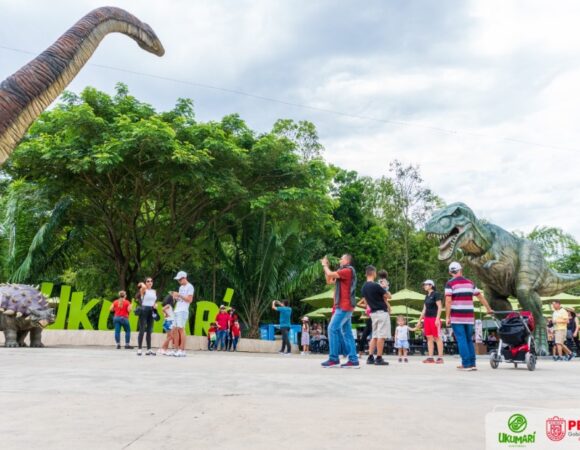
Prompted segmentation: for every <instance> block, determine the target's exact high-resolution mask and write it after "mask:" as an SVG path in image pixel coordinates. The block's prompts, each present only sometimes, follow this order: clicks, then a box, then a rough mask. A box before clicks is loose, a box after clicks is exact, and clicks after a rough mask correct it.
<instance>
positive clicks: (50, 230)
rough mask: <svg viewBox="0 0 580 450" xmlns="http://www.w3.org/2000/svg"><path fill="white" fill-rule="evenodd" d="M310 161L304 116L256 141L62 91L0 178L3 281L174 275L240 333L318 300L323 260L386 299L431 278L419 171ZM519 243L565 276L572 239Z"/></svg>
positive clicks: (108, 280) (108, 289) (428, 196)
mask: <svg viewBox="0 0 580 450" xmlns="http://www.w3.org/2000/svg"><path fill="white" fill-rule="evenodd" d="M323 150H324V148H323V147H322V145H321V144H320V142H319V139H318V133H317V131H316V127H315V126H314V124H312V123H310V122H307V121H299V122H295V121H293V120H289V119H281V120H278V121H277V122H276V123H275V124H274V125H273V127H272V129H271V131H269V132H265V133H258V132H256V131H254V130H252V129H250V128H249V127H248V125H247V124H246V123H245V122H244V120H243V119H242V118H241V117H239V116H238V115H237V114H230V115H228V116H226V117H224V118H222V119H221V120H219V121H210V122H200V121H198V120H196V117H195V113H194V107H193V102H192V101H191V100H188V99H178V100H177V102H176V105H175V107H174V108H173V109H171V110H170V111H165V112H158V111H156V110H155V109H154V108H153V107H152V106H150V105H148V104H146V103H143V102H141V101H139V100H138V99H136V98H135V97H133V96H132V95H131V94H130V93H129V90H128V88H127V87H126V86H124V85H122V84H120V85H118V86H117V89H116V93H115V94H114V95H109V94H107V93H104V92H100V91H98V90H96V89H94V88H91V87H88V88H86V89H84V90H83V91H82V92H81V93H80V94H79V95H76V94H73V93H70V92H67V93H65V94H63V96H62V97H61V100H60V102H59V103H58V104H57V105H56V106H55V107H54V108H53V109H51V110H49V111H46V112H44V113H43V114H42V115H41V116H40V118H39V119H38V120H37V121H36V122H35V123H34V125H33V126H32V128H31V129H30V131H29V133H28V135H27V136H26V138H25V139H24V141H23V142H22V143H21V144H20V145H19V146H18V148H17V149H16V150H15V152H14V153H13V155H12V156H11V157H10V159H9V160H8V161H7V163H6V164H5V165H4V167H3V168H2V177H0V180H1V182H0V202H1V204H2V221H1V223H2V227H1V228H0V245H1V246H2V258H1V261H0V270H1V271H2V278H3V279H5V280H12V281H17V282H30V283H39V282H42V281H51V282H54V283H56V284H57V285H58V284H63V283H66V284H71V285H73V286H74V288H75V289H77V290H81V291H83V292H85V293H86V294H87V296H98V297H103V296H104V297H106V296H112V295H114V293H115V292H117V291H118V290H119V289H124V290H129V291H130V292H131V291H132V289H134V287H135V285H136V283H137V282H138V281H139V280H142V279H143V278H144V277H146V276H152V277H154V278H155V279H156V285H157V288H158V290H159V291H160V292H163V290H164V289H165V288H166V287H169V286H170V283H172V282H173V281H172V276H173V274H174V273H175V271H177V270H186V271H188V272H189V273H191V274H192V277H191V279H192V281H193V282H194V284H195V285H196V292H197V294H198V298H204V299H209V300H214V301H216V299H218V298H221V295H223V292H224V291H225V289H226V288H228V287H232V288H234V290H235V292H236V294H235V296H234V304H237V306H238V307H239V311H240V312H241V314H242V319H243V320H244V322H245V324H246V325H247V327H248V329H250V331H251V332H252V334H253V335H255V334H256V333H257V332H258V325H259V323H260V322H261V321H263V320H268V318H269V315H270V314H271V312H270V310H269V309H268V305H269V304H270V303H271V301H272V300H274V299H276V300H278V299H281V298H288V299H290V300H291V301H293V302H295V301H296V300H298V299H300V298H303V297H306V296H309V295H311V294H313V293H316V292H319V291H320V290H322V289H324V279H323V277H322V272H321V271H320V267H319V265H318V260H319V259H320V258H321V257H322V256H324V255H325V254H327V255H329V256H330V257H331V258H336V257H338V256H340V255H341V254H342V253H345V252H348V253H351V254H353V255H354V261H355V267H356V268H357V270H358V271H362V270H364V267H365V266H366V265H368V264H373V265H375V266H377V267H378V268H384V269H386V270H387V271H388V272H389V275H390V281H391V286H392V289H393V290H398V289H401V288H403V287H409V288H411V289H419V287H420V284H421V282H422V281H423V280H424V279H425V278H432V279H435V280H436V281H437V282H438V283H442V282H443V281H444V280H445V279H446V277H447V274H446V270H445V267H444V265H442V264H441V263H440V262H439V261H438V260H437V244H436V242H435V241H433V240H431V239H428V238H427V237H426V235H425V233H424V232H423V231H422V229H421V228H422V225H423V223H424V221H425V219H426V217H427V216H428V215H429V213H430V212H431V211H432V210H433V209H434V208H436V207H439V206H441V205H442V204H443V202H442V201H441V199H439V198H438V197H437V195H435V194H434V193H433V192H432V191H431V190H430V189H429V188H428V186H426V185H425V183H424V181H423V180H422V178H421V175H420V170H419V168H418V167H417V166H412V165H410V166H405V165H404V164H402V163H401V162H399V161H397V160H394V161H391V164H390V166H387V167H385V175H384V176H383V177H381V178H379V179H372V178H369V177H362V176H360V175H359V174H358V173H356V172H353V171H346V170H343V169H341V168H339V167H334V166H331V165H329V164H327V163H326V162H325V161H324V159H323V158H322V152H323ZM529 238H530V239H533V240H535V241H536V242H538V243H539V244H540V245H541V246H542V247H543V248H544V249H545V252H546V254H547V256H548V258H549V261H550V263H551V264H552V265H553V266H554V267H555V268H557V269H558V270H561V271H578V264H579V263H578V261H579V260H580V258H579V256H578V255H579V254H580V251H579V246H578V244H577V243H576V241H575V240H574V239H573V238H572V237H571V236H569V235H566V234H565V233H564V232H562V231H561V230H558V229H552V228H537V229H536V230H534V232H533V233H532V234H530V236H529ZM361 283H362V279H361ZM294 305H295V306H299V305H297V304H296V303H294ZM302 312H305V311H303V310H302V309H301V308H300V307H299V313H302Z"/></svg>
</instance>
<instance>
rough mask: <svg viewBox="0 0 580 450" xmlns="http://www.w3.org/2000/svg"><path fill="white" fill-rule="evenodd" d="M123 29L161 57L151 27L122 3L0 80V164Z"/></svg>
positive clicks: (72, 30)
mask: <svg viewBox="0 0 580 450" xmlns="http://www.w3.org/2000/svg"><path fill="white" fill-rule="evenodd" d="M115 32H116V33H123V34H126V35H127V36H129V37H131V38H133V39H134V40H135V41H136V42H137V44H139V46H140V47H141V48H143V49H144V50H147V51H148V52H150V53H153V54H155V55H157V56H163V54H164V53H165V50H164V49H163V45H162V44H161V42H160V41H159V39H158V38H157V36H156V35H155V32H154V31H153V29H152V28H151V27H150V26H149V25H147V24H146V23H143V22H141V21H140V20H139V19H137V18H136V17H135V16H133V15H131V14H129V13H128V12H127V11H124V10H122V9H120V8H113V7H103V8H98V9H95V10H93V11H91V12H90V13H88V14H87V15H86V16H85V17H83V18H82V19H81V20H79V21H78V22H77V23H76V24H75V25H73V26H72V27H71V28H70V29H69V30H68V31H67V32H66V33H64V34H63V35H62V36H61V37H60V38H58V39H57V41H56V42H55V43H54V44H52V45H51V46H50V47H49V48H47V49H46V50H45V51H44V52H42V53H41V54H40V55H39V56H37V57H36V58H35V59H33V60H32V61H30V62H29V63H28V64H26V65H25V66H24V67H22V68H21V69H20V70H19V71H18V72H16V73H15V74H14V75H12V76H10V77H8V78H7V79H6V80H4V81H3V82H2V83H1V84H0V164H2V163H3V162H4V161H6V159H8V157H9V156H10V153H11V152H12V150H14V148H15V147H16V145H17V144H18V142H20V140H21V139H22V137H23V136H24V134H25V133H26V131H27V130H28V127H30V125H31V124H32V122H34V120H35V119H36V118H37V117H38V116H39V115H40V113H42V111H44V110H45V109H46V108H47V107H48V106H49V105H50V104H51V103H52V102H53V101H54V100H55V99H56V98H57V97H58V96H59V95H60V94H61V93H62V91H63V90H64V89H65V87H66V86H67V85H68V84H69V83H70V82H71V81H72V80H73V78H74V77H75V76H76V75H77V73H78V72H79V71H80V70H81V68H82V67H83V66H84V64H85V63H86V62H87V61H88V60H89V58H90V57H91V56H92V54H93V52H94V51H95V50H96V48H97V47H98V45H99V43H100V42H101V41H102V40H103V38H104V37H105V36H106V35H107V34H109V33H115Z"/></svg>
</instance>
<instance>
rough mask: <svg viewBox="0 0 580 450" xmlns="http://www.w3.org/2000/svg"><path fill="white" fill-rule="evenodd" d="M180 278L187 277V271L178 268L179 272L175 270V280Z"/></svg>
mask: <svg viewBox="0 0 580 450" xmlns="http://www.w3.org/2000/svg"><path fill="white" fill-rule="evenodd" d="M182 278H187V273H186V272H184V271H183V270H180V271H179V272H177V275H175V278H174V279H175V280H181V279H182Z"/></svg>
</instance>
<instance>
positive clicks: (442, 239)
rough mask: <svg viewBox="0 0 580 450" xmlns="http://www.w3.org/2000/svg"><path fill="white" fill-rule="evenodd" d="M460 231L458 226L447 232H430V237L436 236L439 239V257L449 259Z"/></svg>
mask: <svg viewBox="0 0 580 450" xmlns="http://www.w3.org/2000/svg"><path fill="white" fill-rule="evenodd" d="M460 233H461V230H460V229H459V228H458V227H453V229H452V230H451V231H450V232H449V233H447V234H436V233H429V234H428V235H427V236H428V237H436V238H437V239H439V259H442V260H444V259H449V258H451V256H453V252H454V251H455V244H456V242H457V239H458V238H459V234H460Z"/></svg>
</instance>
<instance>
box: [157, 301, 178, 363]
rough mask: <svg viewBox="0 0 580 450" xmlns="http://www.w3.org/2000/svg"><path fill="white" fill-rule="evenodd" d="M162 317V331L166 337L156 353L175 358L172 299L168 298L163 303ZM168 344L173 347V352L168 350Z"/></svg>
mask: <svg viewBox="0 0 580 450" xmlns="http://www.w3.org/2000/svg"><path fill="white" fill-rule="evenodd" d="M163 316H164V317H165V320H164V321H163V331H164V332H165V333H167V336H166V337H165V341H164V342H163V345H162V346H161V350H160V351H159V352H158V353H159V354H160V355H165V356H175V340H174V333H175V331H174V326H175V313H174V312H173V298H170V297H168V298H166V300H165V301H164V302H163ZM170 344H171V346H172V347H173V350H169V345H170Z"/></svg>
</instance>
